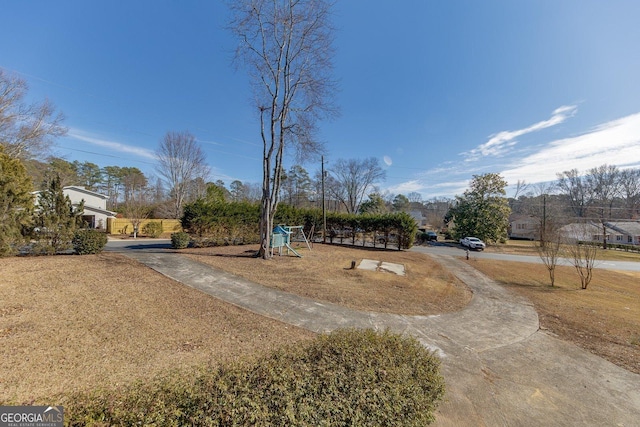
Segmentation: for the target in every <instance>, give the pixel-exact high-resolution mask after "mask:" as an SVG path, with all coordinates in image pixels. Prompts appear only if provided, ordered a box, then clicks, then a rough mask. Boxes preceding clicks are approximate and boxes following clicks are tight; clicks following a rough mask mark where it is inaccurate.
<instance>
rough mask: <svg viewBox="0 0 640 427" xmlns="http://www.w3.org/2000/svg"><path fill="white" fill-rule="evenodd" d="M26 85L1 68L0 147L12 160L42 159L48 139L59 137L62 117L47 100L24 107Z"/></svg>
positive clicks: (61, 132)
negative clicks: (2, 147)
mask: <svg viewBox="0 0 640 427" xmlns="http://www.w3.org/2000/svg"><path fill="white" fill-rule="evenodd" d="M27 90H28V87H27V83H26V82H25V81H24V80H23V79H21V78H19V77H17V76H15V75H10V74H8V73H6V72H5V71H4V70H3V69H2V68H0V145H2V146H4V151H5V154H7V155H8V156H10V157H12V158H18V159H23V160H25V159H30V158H33V157H44V156H45V155H46V154H47V153H48V151H49V147H50V146H51V138H52V137H57V136H62V135H65V134H66V133H67V129H66V128H65V127H63V126H62V121H63V116H62V114H60V113H56V111H55V107H54V106H53V104H51V103H50V102H49V101H48V100H45V101H44V102H42V103H40V104H26V103H25V102H24V97H25V95H26V94H27Z"/></svg>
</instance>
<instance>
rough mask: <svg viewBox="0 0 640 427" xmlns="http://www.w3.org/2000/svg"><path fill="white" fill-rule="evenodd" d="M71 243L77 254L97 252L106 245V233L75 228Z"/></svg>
mask: <svg viewBox="0 0 640 427" xmlns="http://www.w3.org/2000/svg"><path fill="white" fill-rule="evenodd" d="M71 243H72V244H73V249H74V250H75V251H76V253H77V254H78V255H88V254H99V253H100V252H102V250H103V249H104V247H105V246H106V245H107V235H106V234H105V233H104V232H101V231H98V230H91V229H85V230H76V231H75V233H74V234H73V239H72V240H71Z"/></svg>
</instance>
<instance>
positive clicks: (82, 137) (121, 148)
mask: <svg viewBox="0 0 640 427" xmlns="http://www.w3.org/2000/svg"><path fill="white" fill-rule="evenodd" d="M67 136H68V137H70V138H73V139H77V140H79V141H83V142H88V143H90V144H93V145H97V146H99V147H103V148H107V149H109V150H112V151H117V152H119V153H125V154H134V155H136V156H140V157H145V158H147V159H152V160H156V155H155V153H154V152H153V151H152V150H149V149H147V148H142V147H136V146H134V145H127V144H123V143H121V142H117V141H109V140H106V139H103V138H101V137H98V136H95V135H92V134H90V133H88V132H85V131H83V130H80V129H76V128H70V129H69V132H68V134H67Z"/></svg>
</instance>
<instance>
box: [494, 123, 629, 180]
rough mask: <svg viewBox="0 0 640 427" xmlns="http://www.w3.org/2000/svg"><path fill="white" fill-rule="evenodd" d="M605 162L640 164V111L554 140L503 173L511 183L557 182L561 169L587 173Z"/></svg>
mask: <svg viewBox="0 0 640 427" xmlns="http://www.w3.org/2000/svg"><path fill="white" fill-rule="evenodd" d="M605 163H606V164H609V165H616V166H618V167H638V166H640V113H636V114H632V115H630V116H626V117H623V118H621V119H617V120H613V121H610V122H607V123H605V124H603V125H600V126H597V127H596V128H594V129H592V130H591V131H589V132H587V133H585V134H583V135H580V136H576V137H572V138H564V139H559V140H556V141H553V142H551V143H549V144H548V145H547V146H545V147H544V148H542V149H541V150H540V151H538V152H536V153H534V154H531V155H529V156H526V157H524V158H522V159H520V160H518V161H516V162H514V165H513V166H512V167H510V168H509V169H507V170H505V171H503V172H502V173H501V174H502V176H503V177H504V178H505V179H506V180H507V182H509V183H515V182H516V181H517V180H525V181H526V182H527V183H531V184H533V183H537V182H546V181H554V180H555V179H556V174H557V173H559V172H564V171H567V170H571V169H578V171H580V172H586V171H587V170H588V169H591V168H594V167H597V166H600V165H603V164H605Z"/></svg>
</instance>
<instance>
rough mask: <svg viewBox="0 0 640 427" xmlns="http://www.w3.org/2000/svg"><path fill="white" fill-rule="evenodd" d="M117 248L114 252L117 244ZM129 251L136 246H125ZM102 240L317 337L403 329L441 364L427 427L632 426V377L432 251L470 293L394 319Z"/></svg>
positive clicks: (635, 386)
mask: <svg viewBox="0 0 640 427" xmlns="http://www.w3.org/2000/svg"><path fill="white" fill-rule="evenodd" d="M117 246H120V247H117ZM136 246H139V247H138V248H139V249H141V250H132V249H134V248H135V247H136ZM164 246H166V245H156V246H155V247H153V248H146V249H145V248H144V245H140V244H135V245H127V244H122V243H120V242H119V243H117V244H114V243H110V244H109V250H117V251H121V252H122V253H124V254H125V255H127V256H129V257H132V258H134V259H136V260H138V261H140V262H141V263H143V264H146V265H147V266H149V267H151V268H153V269H154V270H156V271H158V272H160V273H162V274H164V275H166V276H168V277H170V278H172V279H174V280H177V281H179V282H182V283H184V284H185V285H188V286H192V287H194V288H197V289H200V290H202V291H203V292H206V293H208V294H210V295H212V296H215V297H217V298H220V299H223V300H225V301H228V302H230V303H232V304H235V305H238V306H240V307H244V308H246V309H248V310H251V311H254V312H256V313H259V314H262V315H264V316H267V317H270V318H274V319H278V320H281V321H283V322H286V323H289V324H292V325H296V326H300V327H304V328H307V329H309V330H312V331H316V332H325V331H331V330H333V329H336V328H341V327H367V328H374V329H378V330H383V329H386V328H389V329H390V330H392V331H396V332H400V333H409V334H412V335H413V336H415V337H416V338H417V339H419V340H420V342H422V343H423V344H424V345H425V346H426V347H428V348H430V349H433V350H434V351H437V352H438V353H439V355H440V356H441V358H442V371H443V374H444V376H445V379H446V382H447V395H446V400H445V402H444V403H443V404H442V405H441V406H440V408H439V410H438V413H437V421H436V423H435V425H436V426H604V425H607V426H637V425H639V422H638V420H640V375H636V374H633V373H630V372H628V371H626V370H624V369H621V368H619V367H617V366H615V365H613V364H611V363H609V362H607V361H605V360H603V359H601V358H599V357H597V356H594V355H592V354H590V353H588V352H586V351H583V350H581V349H580V348H578V347H576V346H574V345H572V344H568V343H566V342H563V341H561V340H559V339H556V338H555V337H554V336H552V335H551V334H549V333H547V332H545V331H542V330H540V329H539V324H538V317H537V314H536V312H535V310H534V309H533V307H532V306H531V304H530V303H529V302H528V301H527V300H525V299H523V298H521V297H518V296H516V295H513V294H511V293H509V292H508V291H507V290H506V289H504V288H502V287H500V286H499V285H497V284H496V283H495V282H493V281H492V280H490V279H489V278H488V277H486V276H484V275H482V274H481V273H479V272H478V271H477V270H475V269H473V268H472V267H471V266H469V265H467V264H466V263H462V262H459V260H458V259H457V258H456V257H453V256H451V255H442V254H431V255H430V256H433V257H434V258H435V259H436V260H438V261H439V262H441V263H442V264H443V265H444V266H445V267H447V268H448V269H449V270H450V271H452V272H453V273H454V274H455V275H456V276H458V277H459V278H460V279H461V280H462V281H464V282H465V283H467V284H468V285H469V286H470V287H471V289H472V290H473V293H474V294H473V298H472V300H471V302H470V304H469V305H468V306H467V307H466V308H465V309H463V310H461V311H459V312H456V313H450V314H444V315H437V316H401V315H392V314H380V313H370V312H360V311H355V310H350V309H347V308H345V307H341V306H338V305H334V304H329V303H322V302H318V301H315V300H311V299H308V298H303V297H299V296H297V295H292V294H288V293H284V292H280V291H277V290H273V289H269V288H265V287H263V286H260V285H257V284H254V283H251V282H248V281H246V280H243V279H241V278H238V277H236V276H233V275H230V274H228V273H225V272H222V271H218V270H215V269H212V268H211V267H209V266H206V265H204V264H201V263H198V262H195V261H192V260H190V259H188V258H187V257H184V256H182V255H180V254H178V253H174V252H172V251H168V250H166V249H165V248H164Z"/></svg>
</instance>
